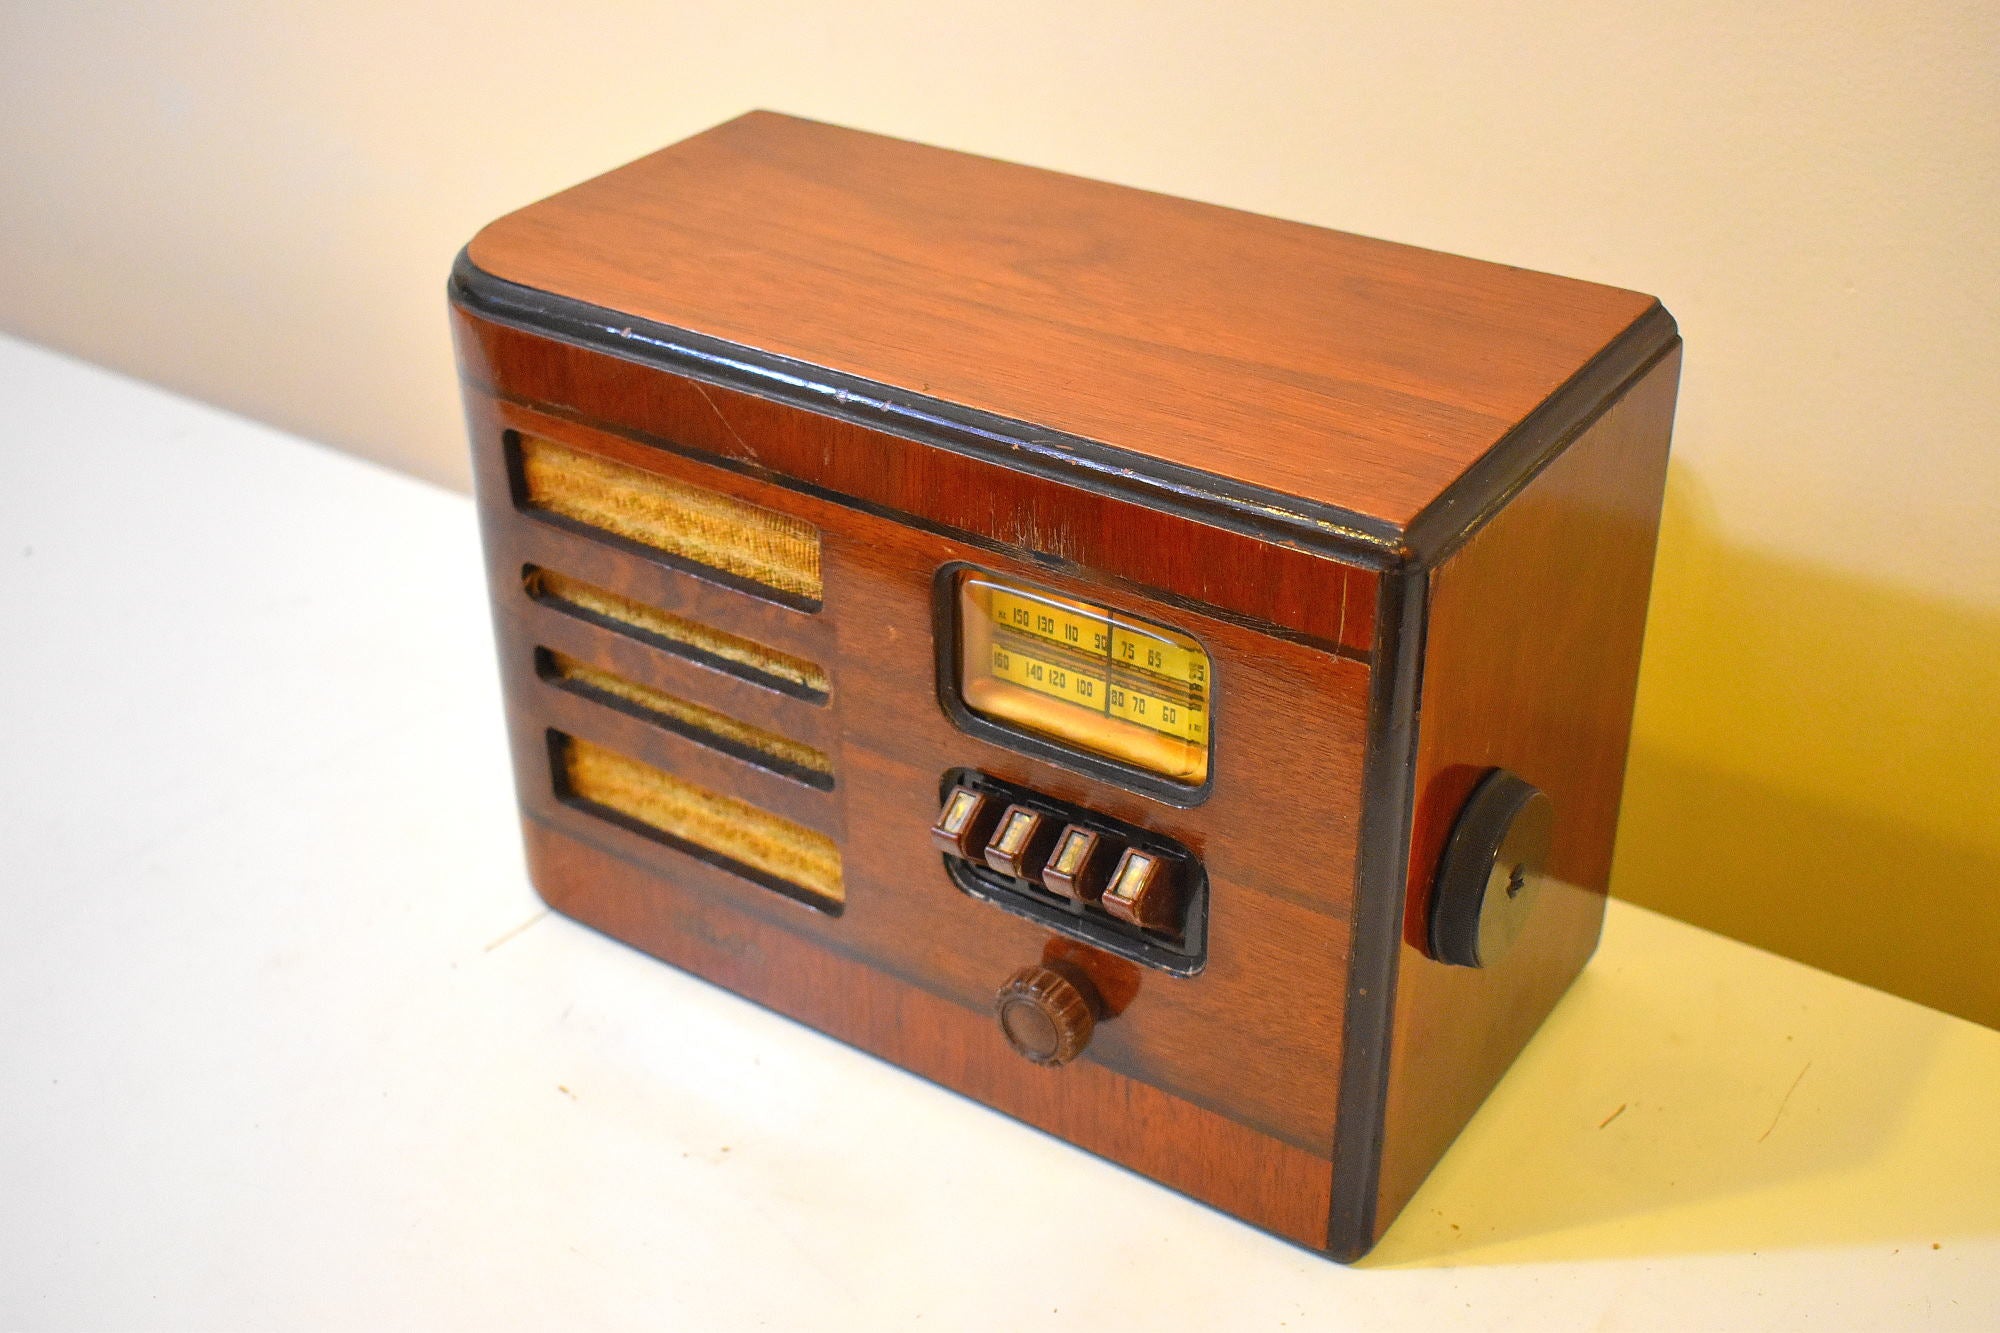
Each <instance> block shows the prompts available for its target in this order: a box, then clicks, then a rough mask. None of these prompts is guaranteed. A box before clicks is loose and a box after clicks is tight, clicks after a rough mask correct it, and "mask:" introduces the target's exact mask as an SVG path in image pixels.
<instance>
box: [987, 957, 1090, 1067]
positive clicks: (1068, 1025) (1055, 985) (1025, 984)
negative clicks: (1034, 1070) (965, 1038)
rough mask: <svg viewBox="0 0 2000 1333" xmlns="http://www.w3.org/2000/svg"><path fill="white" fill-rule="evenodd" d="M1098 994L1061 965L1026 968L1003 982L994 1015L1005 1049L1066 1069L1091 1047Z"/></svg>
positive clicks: (1079, 975)
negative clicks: (1002, 1035) (1084, 1050)
mask: <svg viewBox="0 0 2000 1333" xmlns="http://www.w3.org/2000/svg"><path fill="white" fill-rule="evenodd" d="M1097 1007H1098V999H1097V990H1096V988H1095V987H1093V986H1092V985H1091V984H1090V979H1089V978H1088V977H1085V976H1084V975H1083V974H1082V973H1080V972H1077V971H1075V970H1074V969H1071V968H1067V967H1063V966H1062V965H1061V964H1055V965H1047V964H1037V965H1035V966H1033V967H1024V968H1022V969H1021V970H1020V971H1019V972H1016V973H1015V974H1014V975H1013V976H1011V977H1009V978H1007V984H1006V985H1004V986H1002V987H1001V988H1000V993H999V995H997V996H996V997H994V1001H993V1011H994V1013H995V1014H996V1015H998V1017H999V1019H1000V1031H1001V1032H1003V1033H1004V1034H1006V1037H1007V1044H1008V1045H1009V1046H1012V1047H1013V1048H1014V1049H1015V1050H1017V1051H1019V1052H1020V1053H1021V1054H1022V1055H1024V1056H1026V1057H1027V1058H1028V1059H1030V1060H1033V1061H1034V1062H1035V1063H1036V1064H1038V1065H1051V1066H1053V1065H1060V1064H1067V1063H1068V1062H1069V1061H1071V1060H1074V1059H1075V1058H1076V1057H1077V1056H1078V1055H1079V1054H1081V1053H1082V1051H1083V1048H1084V1047H1085V1046H1087V1045H1089V1044H1090V1033H1091V1030H1092V1029H1093V1028H1095V1027H1096V1026H1097Z"/></svg>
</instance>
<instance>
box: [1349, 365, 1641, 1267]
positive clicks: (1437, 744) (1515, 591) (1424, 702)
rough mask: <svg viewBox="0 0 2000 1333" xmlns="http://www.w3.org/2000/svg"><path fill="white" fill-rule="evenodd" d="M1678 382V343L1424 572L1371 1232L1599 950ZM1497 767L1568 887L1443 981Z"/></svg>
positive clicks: (1390, 1216) (1558, 879)
mask: <svg viewBox="0 0 2000 1333" xmlns="http://www.w3.org/2000/svg"><path fill="white" fill-rule="evenodd" d="M1679 372H1680V349H1679V344H1678V342H1676V343H1675V344H1673V345H1672V346H1671V347H1669V349H1668V350H1667V351H1666V352H1665V353H1664V354H1663V355H1662V356H1660V357H1659V358H1658V359H1656V360H1655V361H1654V362H1653V363H1652V365H1651V367H1650V369H1647V370H1646V371H1645V372H1644V373H1643V374H1641V375H1640V376H1638V377H1637V378H1636V379H1635V380H1634V381H1633V382H1631V383H1630V385H1629V386H1628V387H1627V388H1626V389H1625V391H1624V393H1623V394H1622V396H1619V397H1617V398H1616V399H1614V400H1613V401H1612V402H1611V404H1610V405H1609V406H1608V407H1607V408H1606V409H1605V410H1604V411H1603V412H1602V414H1601V415H1599V416H1598V417H1597V418H1596V420H1595V421H1593V422H1592V423H1591V424H1590V425H1589V426H1588V427H1586V428H1585V429H1584V430H1583V432H1582V433H1581V434H1580V435H1579V436H1578V437H1577V438H1576V439H1575V440H1574V441H1573V442H1572V443H1570V444H1569V446H1568V447H1567V448H1566V449H1564V450H1563V451H1562V452H1561V453H1560V454H1559V455H1557V456H1556V458H1555V459H1554V460H1553V461H1552V462H1550V463H1549V464H1548V465H1547V466H1546V467H1545V468H1544V469H1543V470H1542V471H1541V472H1540V473H1539V474H1537V475H1536V476H1535V477H1534V478H1533V479H1532V480H1530V481H1529V482H1528V483H1527V484H1526V486H1525V487H1523V488H1522V490H1521V491H1520V493H1519V494H1518V495H1516V496H1515V497H1513V499H1512V500H1510V501H1509V502H1508V504H1507V505H1506V507H1505V508H1504V509H1502V510H1501V511H1500V512H1499V513H1498V514H1497V515H1495V516H1494V517H1493V518H1492V519H1491V520H1490V521H1489V522H1487V523H1486V525H1485V526H1483V527H1481V528H1479V529H1478V530H1477V531H1475V532H1474V533H1473V534H1472V536H1471V537H1470V538H1469V539H1468V540H1467V541H1466V542H1465V544H1464V545H1463V546H1461V547H1460V548H1459V549H1458V550H1456V551H1455V552H1453V553H1452V554H1450V555H1449V556H1447V557H1446V558H1445V559H1444V561H1443V562H1442V563H1441V564H1440V565H1439V566H1438V567H1437V568H1436V569H1434V570H1432V571H1431V574H1430V578H1429V597H1428V600H1429V610H1428V627H1427V632H1426V634H1425V639H1424V644H1423V659H1422V668H1421V670H1422V677H1421V678H1422V692H1421V702H1420V706H1419V708H1418V717H1419V722H1418V737H1417V751H1416V774H1415V788H1414V790H1415V818H1414V824H1413V829H1412V837H1411V852H1410V864H1409V886H1408V893H1409V897H1408V904H1407V909H1406V911H1405V914H1404V923H1403V924H1404V939H1403V942H1402V946H1401V954H1400V959H1399V963H1398V970H1397V980H1396V988H1395V1002H1394V1017H1393V1026H1392V1031H1391V1039H1390V1055H1389V1080H1388V1091H1387V1106H1386V1115H1385V1133H1384V1136H1383V1152H1382V1162H1381V1176H1380V1179H1379V1182H1378V1195H1377V1207H1376V1212H1375V1223H1374V1232H1375V1235H1377V1236H1379V1235H1380V1234H1381V1233H1382V1231H1383V1230H1384V1229H1385V1228H1386V1227H1387V1225H1388V1223H1389V1222H1391V1221H1392V1220H1394V1218H1395V1216H1396V1214H1397V1212H1399V1211H1400V1210H1401V1209H1402V1207H1403V1205H1404V1204H1406V1203H1407V1202H1408V1201H1409V1199H1410V1196H1411V1195H1412V1194H1414V1193H1415V1192H1416V1189H1417V1187H1418V1185H1420V1184H1421V1183H1422V1182H1423V1179H1424V1176H1425V1175H1426V1174H1428V1173H1429V1171H1430V1169H1431V1167H1432V1166H1433V1165H1434V1164H1435V1163H1436V1162H1437V1160H1438V1158H1439V1157H1441V1156H1442V1155H1443V1154H1444V1151H1445V1149H1446V1148H1447V1147H1449V1146H1450V1144H1451V1141H1452V1140H1453V1139H1454V1138H1456V1137H1457V1135H1458V1132H1459V1131H1460V1129H1462V1128H1463V1127H1464V1125H1465V1123H1466V1122H1467V1121H1468V1120H1469V1119H1470V1118H1471V1117H1472V1114H1473V1112H1474V1111H1476V1110H1477V1109H1478V1107H1479V1104H1480V1103H1481V1102H1482V1101H1484V1100H1485V1098H1486V1095H1487V1093H1488V1092H1490V1091H1491V1090H1492V1088H1493V1086H1494V1084H1495V1083H1497V1082H1498V1081H1499V1079H1500V1076H1501V1075H1502V1074H1503V1073H1504V1072H1505V1071H1506V1069H1507V1066H1508V1065H1509V1064H1511V1063H1512V1062H1513V1059H1514V1057H1515V1055H1516V1054H1517V1053H1518V1052H1519V1051H1520V1049H1521V1047H1522V1046H1523V1045H1525V1044H1526V1042H1527V1041H1528V1039H1529V1038H1530V1037H1531V1036H1532V1035H1533V1034H1534V1032H1535V1029H1536V1028H1538V1027H1539V1026H1540V1025H1541V1023H1542V1020H1543V1019H1544V1018H1545V1017H1546V1016H1547V1014H1548V1013H1549V1011H1550V1010H1551V1009H1552V1008H1553V1007H1554V1006H1555V1003H1556V1001H1557V1000H1558V999H1560V998H1561V997H1562V994H1563V992H1564V991H1565V990H1566V989H1567V988H1568V986H1569V984H1570V982H1571V980H1572V979H1573V978H1574V977H1575V976H1576V974H1577V973H1578V972H1579V971H1580V970H1581V969H1582V967H1583V965H1584V963H1585V962H1586V961H1587V960H1588V958H1589V957H1590V954H1591V951H1592V950H1593V949H1594V948H1595V947H1596V943H1597V935H1598V930H1599V926H1600V924H1601V922H1602V920H1603V916H1604V895H1605V890H1606V884H1607V881H1608V880H1609V877H1610V871H1611V852H1612V841H1613V837H1614V835H1615V833H1616V831H1617V823H1618V803H1619V795H1620V790H1621V788H1622V786H1623V781H1624V772H1625V756H1626V750H1627V747H1628V745H1629V742H1630V736H1631V725H1632V707H1633V700H1634V697H1635V694H1636V692H1637V688H1638V676H1639V649H1640V642H1641V639H1642V638H1643V635H1644V631H1645V623H1646V600H1647V593H1648V590H1649V588H1650V586H1651V582H1652V570H1653V550H1654V544H1655V541H1656V539H1657V536H1658V532H1659V521H1660V500H1661V494H1662V491H1663V489H1664V487H1665V483H1666V464H1667V442H1668V436H1669V434H1670V432H1671V429H1672V425H1673V412H1674V393H1675V388H1676V385H1677V383H1678V379H1679ZM1496 767H1498V768H1506V769H1509V770H1511V771H1512V772H1514V773H1516V774H1518V775H1519V776H1520V777H1522V778H1524V779H1526V780H1527V781H1528V782H1530V783H1533V784H1534V785H1535V786H1536V787H1539V788H1540V789H1541V790H1542V791H1543V792H1545V793H1547V794H1548V796H1549V797H1550V799H1551V800H1552V801H1553V804H1554V810H1555V824H1554V828H1555V835H1554V836H1555V841H1554V847H1553V850H1552V853H1551V860H1550V866H1549V869H1550V872H1551V874H1552V877H1553V880H1554V881H1555V885H1554V887H1556V888H1557V891H1556V892H1552V893H1546V894H1545V895H1544V898H1543V900H1542V901H1541V902H1540V903H1538V904H1537V906H1536V907H1535V909H1534V913H1533V915H1531V916H1530V917H1529V918H1528V919H1527V926H1526V932H1525V934H1524V935H1523V936H1522V937H1521V939H1520V940H1519V941H1518V942H1517V943H1516V944H1515V946H1514V948H1513V950H1512V951H1511V952H1509V953H1508V954H1507V955H1506V956H1505V957H1503V958H1501V959H1500V960H1499V961H1498V962H1497V963H1496V964H1494V965H1491V966H1487V967H1480V968H1470V967H1455V966H1449V965H1447V964H1444V963H1440V962H1438V961H1436V960H1435V959H1433V958H1432V957H1431V956H1430V955H1429V953H1428V952H1427V950H1426V947H1425V941H1426V938H1427V933H1428V929H1429V922H1428V916H1427V912H1428V907H1429V897H1430V890H1431V883H1432V877H1433V875H1434V874H1435V871H1436V868H1437V863H1438V857H1439V854H1440V851H1441V849H1442V848H1443V846H1444V843H1445V840H1446V837H1447V835H1448V834H1449V832H1450V830H1451V825H1452V820H1453V818H1454V817H1455V816H1456V815H1457V813H1458V811H1459V810H1460V808H1461V806H1462V805H1463V804H1464V802H1465V799H1466V797H1467V795H1468V793H1469V792H1470V791H1471V790H1472V788H1473V786H1474V784H1475V783H1476V782H1477V781H1478V780H1479V778H1480V777H1481V776H1482V775H1483V774H1484V773H1486V772H1487V771H1488V770H1490V769H1492V768H1496Z"/></svg>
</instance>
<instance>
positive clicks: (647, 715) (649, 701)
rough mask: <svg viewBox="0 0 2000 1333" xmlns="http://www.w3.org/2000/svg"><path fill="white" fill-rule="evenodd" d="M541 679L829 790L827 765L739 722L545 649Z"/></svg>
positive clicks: (813, 753) (540, 652)
mask: <svg viewBox="0 0 2000 1333" xmlns="http://www.w3.org/2000/svg"><path fill="white" fill-rule="evenodd" d="M535 669H536V671H537V672H538V673H539V674H540V675H541V677H542V679H544V680H546V681H548V682H549V683H550V684H553V685H557V686H560V687H561V688H563V689H566V690H569V691H571V692H572V693H575V694H579V695H582V696H583V697H584V698H586V699H591V700H593V701H594V702H597V703H601V704H605V705H607V706H608V707H612V708H616V709H618V710H619V711H621V712H625V713H630V714H632V715H634V716H636V717H638V718H640V719H641V720H642V721H646V722H651V723H652V724H654V725H655V726H660V727H665V728H667V729H668V730H669V731H673V732H676V733H678V734H680V735H683V736H686V737H688V738H689V739H690V740H695V741H699V742H701V743H702V744H703V745H707V746H710V747H711V748H713V749H717V750H721V751H722V752H723V753H725V754H730V755H734V756H736V757H737V758H738V759H742V760H745V761H747V762H749V763H753V764H756V765H758V766H760V767H762V768H768V769H772V770H773V771H775V772H779V773H783V774H784V775H785V776H786V777H790V778H796V779H798V780H799V781H801V782H805V783H808V784H810V785H812V786H815V787H819V788H822V789H830V788H832V786H833V761H832V760H831V759H829V758H828V757H827V756H826V754H825V753H824V752H823V751H820V750H816V749H814V748H813V747H812V746H810V745H807V744H805V743H804V742H802V741H795V740H793V739H791V738H790V737H789V736H780V735H778V734H777V733H776V732H772V731H766V730H764V729H763V728H762V727H756V726H752V725H751V724H750V723H748V722H743V721H739V720H738V719H736V718H733V717H731V716H729V714H727V713H722V712H717V711H716V710H715V709H713V708H707V707H704V706H703V705H701V704H698V703H693V702H691V701H689V700H687V699H682V698H679V697H677V696H675V695H672V694H668V693H667V692H666V691H664V690H656V689H654V688H653V687H652V686H650V685H641V684H640V683H639V682H637V681H634V680H627V679H625V677H623V676H620V675H616V674H614V673H612V672H609V671H604V670H601V669H600V668H598V667H594V666H591V665H589V664H588V663H585V662H579V661H577V660H576V659H575V658H573V657H570V656H568V655H567V654H564V653H559V652H556V651H554V650H553V649H549V648H538V649H536V650H535Z"/></svg>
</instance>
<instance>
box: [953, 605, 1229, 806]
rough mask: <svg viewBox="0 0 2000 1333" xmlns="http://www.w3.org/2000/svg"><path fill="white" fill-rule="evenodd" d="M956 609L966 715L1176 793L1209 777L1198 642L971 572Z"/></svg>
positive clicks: (1205, 685)
mask: <svg viewBox="0 0 2000 1333" xmlns="http://www.w3.org/2000/svg"><path fill="white" fill-rule="evenodd" d="M958 607H959V680H960V687H961V694H962V695H963V697H964V700H965V703H966V706H967V707H968V708H971V709H972V710H973V711H975V712H978V713H983V714H985V715H987V716H989V717H993V718H996V719H998V720H1001V721H1005V722H1010V723H1012V724H1014V725H1015V726H1018V727H1022V728H1024V729H1026V730H1029V731H1034V732H1038V733H1040V734H1043V735H1046V736H1052V737H1054V738H1056V739H1058V740H1061V741H1065V742H1067V743H1069V744H1071V745H1075V746H1077V747H1079V748H1081V749H1085V750H1089V751H1091V752H1093V753H1096V754H1101V755H1105V756H1107V757H1109V758H1113V759H1118V760H1122V761H1124V762H1126V763H1130V764H1136V765H1138V766H1140V767H1142V768H1146V769H1149V770H1151V771H1153V772H1155V773H1159V774H1161V775H1163V776H1165V777H1169V778H1172V779H1174V780H1176V781H1179V782H1186V783H1200V782H1201V781H1203V780H1204V779H1205V778H1206V777H1207V775H1208V715H1209V684H1210V680H1211V675H1212V673H1211V669H1210V663H1209V658H1208V654H1207V653H1205V652H1203V651H1202V650H1201V648H1200V646H1199V645H1197V644H1196V643H1195V642H1194V640H1192V639H1190V638H1188V637H1187V636H1186V635H1184V634H1179V633H1176V632H1175V631H1173V630H1170V629H1166V628H1164V627H1163V626H1159V625H1152V624H1148V623H1146V622H1143V621H1139V620H1134V619H1132V618H1131V617H1129V616H1126V615H1124V614H1122V613H1118V612H1113V611H1110V610H1108V609H1107V608H1105V607H1101V606H1093V605H1091V604H1089V603H1087V602H1079V601H1075V600H1072V599H1070V598H1067V597H1058V596H1056V595H1055V594H1053V593H1048V592H1043V591H1041V590H1040V589H1035V588H1029V587H1026V586H1023V585H1021V584H1016V583H1010V582H1004V581H1002V580H999V579H995V578H993V577H992V576H990V575H984V574H974V573H971V572H966V573H962V574H961V575H960V576H959V588H958Z"/></svg>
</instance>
